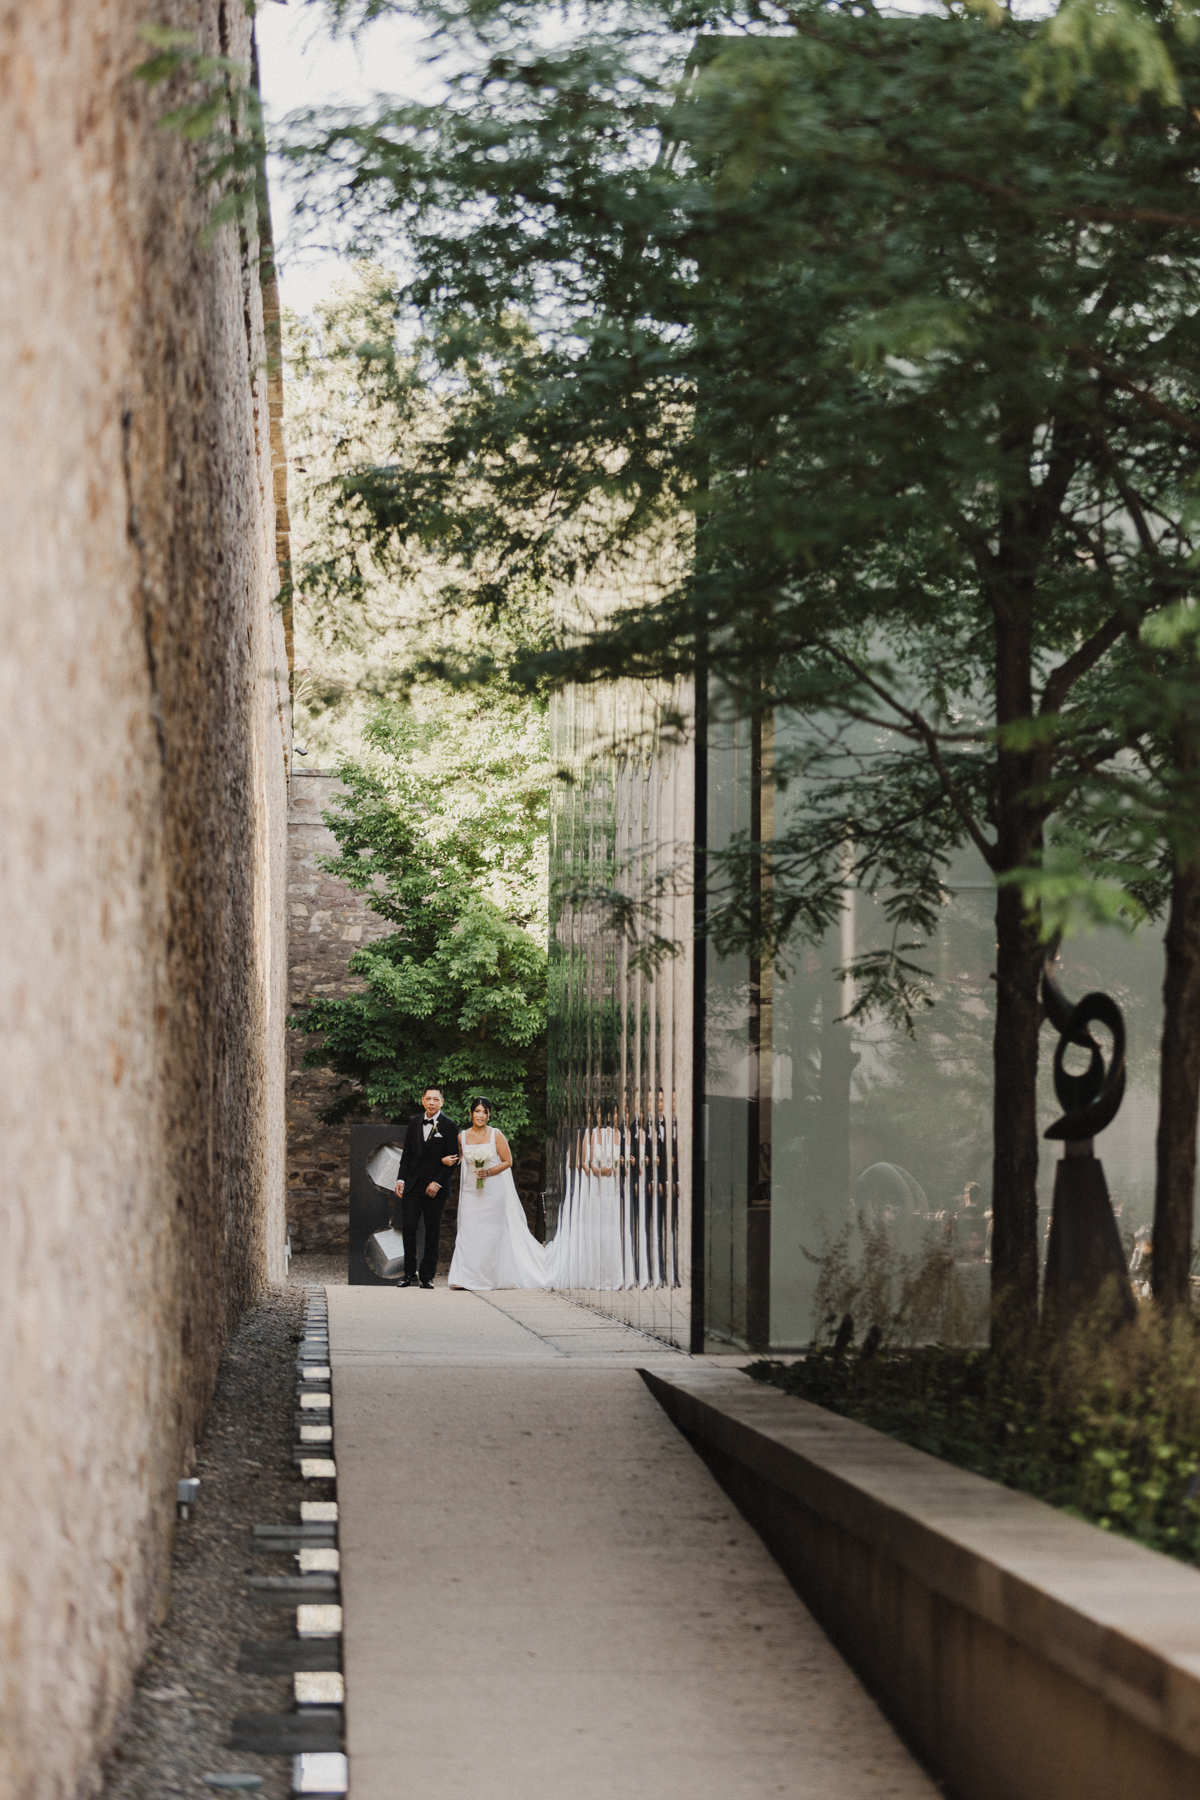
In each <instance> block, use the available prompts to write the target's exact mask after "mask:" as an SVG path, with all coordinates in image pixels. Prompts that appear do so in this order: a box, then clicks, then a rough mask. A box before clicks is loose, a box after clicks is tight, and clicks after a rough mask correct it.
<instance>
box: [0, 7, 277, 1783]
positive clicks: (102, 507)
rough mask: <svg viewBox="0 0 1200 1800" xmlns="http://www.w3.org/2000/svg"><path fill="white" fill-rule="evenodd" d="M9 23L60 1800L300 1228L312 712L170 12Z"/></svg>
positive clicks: (4, 1237)
mask: <svg viewBox="0 0 1200 1800" xmlns="http://www.w3.org/2000/svg"><path fill="white" fill-rule="evenodd" d="M150 21H153V22H155V23H165V24H171V25H175V26H178V27H180V28H183V29H186V30H188V31H190V32H194V33H195V34H196V35H197V36H198V38H199V40H200V42H201V44H202V46H203V47H204V48H205V49H206V50H207V51H210V52H213V53H217V52H221V53H225V54H227V55H229V56H231V57H233V58H235V59H237V60H239V61H241V62H243V63H246V64H248V63H249V60H250V30H251V26H250V22H249V20H248V18H247V16H246V10H245V8H244V6H243V4H242V0H227V3H226V0H153V3H151V0H0V123H2V128H3V130H2V137H3V143H4V146H5V156H4V162H3V171H2V173H0V243H2V244H3V255H2V256H0V472H2V474H0V491H2V492H3V496H4V504H3V508H2V511H0V568H2V570H3V583H2V585H0V769H2V770H3V780H2V781H0V917H2V918H3V920H4V931H3V933H2V934H0V1022H2V1025H0V1029H2V1039H0V1042H2V1044H3V1051H2V1057H0V1184H2V1185H0V1195H2V1204H0V1370H3V1380H4V1393H3V1404H2V1405H0V1520H2V1522H3V1529H2V1530H0V1795H3V1796H5V1800H7V1797H8V1796H14V1797H15V1796H17V1795H19V1796H21V1800H51V1797H53V1800H68V1797H73V1796H75V1795H77V1794H85V1795H86V1794H87V1793H89V1792H90V1791H91V1790H92V1789H93V1788H94V1786H95V1784H96V1779H97V1773H98V1758H99V1754H100V1752H101V1750H102V1748H103V1746H104V1743H105V1741H106V1740H107V1738H108V1736H109V1734H110V1732H111V1729H112V1726H113V1724H114V1721H115V1720H116V1718H117V1717H118V1716H119V1714H120V1711H121V1708H122V1707H123V1705H124V1703H125V1700H126V1697H127V1695H128V1692H129V1684H130V1679H131V1673H132V1671H133V1669H134V1668H135V1667H136V1665H137V1663H138V1661H139V1659H140V1657H141V1655H142V1651H143V1647H144V1644H145V1641H146V1632H147V1629H148V1625H149V1623H150V1621H151V1620H152V1619H153V1617H154V1616H155V1614H156V1612H161V1610H162V1608H163V1607H164V1605H165V1604H166V1599H167V1595H166V1586H165V1583H166V1573H167V1569H168V1552H169V1546H170V1539H171V1531H172V1523H173V1514H174V1508H173V1497H174V1484H175V1482H176V1480H177V1479H178V1477H180V1476H181V1475H183V1474H185V1473H187V1472H188V1470H189V1467H190V1465H191V1461H192V1457H193V1445H194V1442H195V1438H196V1435H197V1432H198V1429H199V1425H200V1421H201V1420H202V1418H203V1415H204V1412H205V1409H206V1407H207V1405H208V1402H209V1399H210V1396H211V1393H212V1388H213V1382H214V1378H215V1374H216V1369H217V1363H218V1359H219V1357H220V1353H221V1348H222V1345H223V1343H224V1341H225V1338H226V1335H227V1332H228V1330H229V1327H230V1324H231V1323H232V1322H233V1321H234V1320H235V1319H236V1318H237V1317H238V1315H239V1313H240V1312H241V1310H242V1309H243V1308H244V1307H245V1305H246V1304H247V1303H248V1302H249V1301H250V1300H251V1299H252V1298H253V1297H254V1296H255V1294H256V1293H257V1292H258V1291H259V1290H260V1289H261V1287H262V1284H263V1283H264V1281H265V1280H267V1279H269V1278H272V1277H273V1278H278V1277H279V1276H280V1275H281V1274H282V1259H283V1243H284V1167H283V1144H284V1114H283V1091H284V1090H283V1066H284V1054H283V1032H284V1010H285V1002H286V989H285V981H286V950H285V918H284V881H285V828H286V825H285V821H286V779H287V761H288V756H289V750H290V745H289V732H290V726H289V716H288V686H287V662H286V647H285V641H284V631H283V618H282V613H281V608H280V605H279V601H278V593H279V578H278V570H277V567H276V548H275V546H276V536H275V530H276V518H275V503H274V496H273V465H274V464H277V463H278V462H279V456H278V454H276V456H275V457H274V458H273V457H272V449H271V441H270V437H271V434H270V419H269V395H268V379H267V355H266V344H265V340H264V327H263V303H262V295H261V291H260V270H259V246H258V243H257V240H256V237H255V234H254V232H253V230H252V229H250V228H249V227H247V228H246V229H242V230H239V228H238V227H237V226H236V225H229V226H226V227H224V228H222V230H221V231H220V232H219V234H218V235H217V237H216V240H215V242H211V243H209V242H206V240H205V238H204V236H203V226H204V222H205V218H206V216H207V207H208V199H207V197H206V196H205V195H203V194H202V193H201V192H200V191H199V190H198V187H197V183H196V178H195V165H194V153H193V152H192V151H191V150H190V149H189V148H187V147H186V146H185V145H184V144H183V143H182V142H181V141H180V140H179V138H178V137H177V136H173V135H171V134H170V133H168V132H166V131H164V130H163V129H161V128H160V127H159V125H158V117H159V115H160V113H161V112H162V111H163V110H164V109H165V108H166V107H167V106H169V105H178V104H180V103H181V101H183V100H184V99H186V98H187V94H186V91H185V90H184V89H182V88H180V87H179V86H178V85H177V84H173V85H172V87H171V88H169V89H168V90H166V91H162V90H158V91H148V90H147V89H146V88H145V86H144V85H143V84H141V83H139V82H137V81H135V80H134V79H132V74H133V71H134V69H135V68H136V66H137V65H138V63H139V62H141V61H142V60H144V59H145V57H146V56H147V55H148V49H147V45H146V43H145V42H144V40H143V39H141V38H140V37H139V30H140V28H141V27H142V26H144V25H145V24H146V23H148V22H150Z"/></svg>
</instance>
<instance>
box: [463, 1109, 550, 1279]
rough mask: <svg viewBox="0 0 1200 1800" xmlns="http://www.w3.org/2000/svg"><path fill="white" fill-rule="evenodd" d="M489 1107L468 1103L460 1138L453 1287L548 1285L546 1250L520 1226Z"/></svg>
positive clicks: (505, 1152)
mask: <svg viewBox="0 0 1200 1800" xmlns="http://www.w3.org/2000/svg"><path fill="white" fill-rule="evenodd" d="M491 1117H492V1107H491V1102H490V1101H488V1100H484V1099H483V1098H480V1099H478V1100H472V1102H471V1124H470V1128H469V1129H468V1130H467V1131H462V1132H460V1133H459V1138H458V1143H459V1149H460V1151H461V1152H462V1162H461V1165H460V1166H461V1168H462V1186H461V1187H460V1189H459V1195H458V1235H457V1237H456V1239H455V1243H454V1256H453V1258H452V1259H451V1263H450V1278H449V1284H450V1286H451V1287H452V1288H472V1289H474V1290H476V1291H477V1292H478V1291H479V1290H481V1289H487V1288H544V1287H549V1286H550V1273H551V1271H550V1267H549V1258H548V1255H547V1246H546V1245H543V1244H539V1243H538V1241H537V1239H536V1238H535V1237H534V1235H533V1233H532V1232H531V1231H530V1229H529V1227H528V1225H527V1224H526V1223H525V1211H524V1208H523V1207H522V1205H521V1202H520V1199H519V1198H518V1195H517V1186H516V1183H515V1181H514V1180H513V1176H512V1151H511V1150H510V1149H509V1147H508V1144H507V1142H506V1141H505V1137H504V1133H503V1132H502V1131H497V1130H496V1128H495V1127H494V1125H492V1123H491Z"/></svg>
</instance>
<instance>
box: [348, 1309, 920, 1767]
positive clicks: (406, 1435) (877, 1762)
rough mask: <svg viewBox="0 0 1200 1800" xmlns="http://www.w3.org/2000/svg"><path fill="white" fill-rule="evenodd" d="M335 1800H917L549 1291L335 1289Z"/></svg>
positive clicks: (825, 1649)
mask: <svg viewBox="0 0 1200 1800" xmlns="http://www.w3.org/2000/svg"><path fill="white" fill-rule="evenodd" d="M328 1293H329V1316H330V1335H331V1344H332V1363H333V1394H334V1425H335V1429H336V1434H337V1435H336V1456H337V1466H338V1498H339V1503H340V1504H339V1512H340V1520H339V1545H340V1550H341V1582H342V1601H343V1607H344V1614H345V1640H344V1667H345V1674H346V1723H347V1735H348V1748H349V1753H350V1783H351V1795H352V1800H404V1797H405V1796H413V1800H443V1797H446V1800H449V1797H450V1796H459V1795H463V1796H466V1795H470V1796H471V1797H472V1800H518V1797H519V1800H531V1797H532V1800H601V1797H604V1800H608V1797H609V1796H614V1797H615V1796H618V1795H620V1796H625V1795H628V1794H636V1795H638V1796H639V1800H751V1797H752V1796H753V1797H755V1800H758V1797H760V1796H769V1795H776V1794H786V1795H788V1796H792V1797H794V1800H883V1797H884V1796H895V1797H897V1800H933V1796H934V1795H935V1794H936V1793H937V1790H936V1788H935V1787H934V1785H933V1784H932V1782H931V1781H930V1780H929V1778H928V1777H927V1776H926V1775H925V1774H924V1773H923V1771H922V1770H921V1769H920V1768H919V1766H918V1765H917V1764H916V1763H915V1762H914V1761H913V1759H912V1757H911V1756H910V1755H909V1754H908V1752H907V1751H906V1750H905V1749H904V1747H903V1745H902V1744H901V1743H900V1741H899V1740H898V1738H897V1737H896V1735H895V1733H894V1732H893V1731H892V1730H891V1728H890V1726H889V1725H888V1724H887V1722H886V1721H885V1720H884V1718H883V1717H882V1715H881V1714H880V1713H879V1711H878V1709H877V1708H876V1707H875V1705H874V1703H873V1702H872V1701H871V1700H870V1698H869V1697H868V1696H867V1694H866V1693H865V1692H864V1690H863V1688H862V1687H861V1685H860V1684H859V1682H858V1681H857V1679H856V1678H855V1677H854V1676H853V1675H852V1674H851V1672H850V1670H849V1669H848V1668H847V1667H846V1665H845V1663H844V1662H843V1661H842V1660H841V1658H840V1657H839V1656H838V1655H837V1653H836V1652H835V1651H834V1650H833V1648H832V1647H831V1645H830V1644H829V1642H828V1640H827V1639H826V1638H825V1636H824V1634H823V1633H822V1632H821V1631H820V1629H819V1628H818V1626H817V1625H816V1624H815V1622H814V1621H813V1620H812V1618H811V1617H810V1615H809V1614H808V1612H807V1611H806V1610H805V1608H804V1607H803V1606H802V1604H801V1603H800V1601H799V1600H798V1599H797V1597H796V1595H795V1594H794V1592H793V1591H792V1589H791V1588H790V1587H789V1585H788V1583H787V1581H786V1580H785V1578H784V1576H783V1575H782V1573H781V1572H780V1570H779V1568H778V1567H777V1565H776V1564H775V1562H774V1561H773V1560H772V1558H771V1557H770V1556H769V1555H768V1554H767V1552H766V1550H765V1549H764V1548H763V1545H762V1543H761V1541H760V1540H759V1538H758V1537H757V1536H756V1534H755V1533H754V1532H753V1531H752V1530H751V1529H750V1527H749V1526H748V1525H747V1524H746V1523H745V1521H744V1520H743V1519H742V1518H741V1516H740V1514H739V1513H738V1512H737V1511H736V1510H735V1508H734V1507H733V1505H732V1503H731V1502H730V1501H729V1500H728V1499H727V1498H726V1496H725V1495H724V1493H723V1492H722V1490H721V1489H720V1488H719V1487H718V1485H717V1484H716V1482H715V1481H714V1480H713V1478H712V1476H711V1475H710V1474H709V1473H708V1470H707V1469H706V1468H705V1466H704V1464H703V1463H702V1462H701V1461H700V1459H699V1458H698V1457H697V1456H696V1455H695V1453H694V1452H693V1451H692V1450H691V1449H690V1447H689V1446H688V1444H687V1442H686V1440H685V1439H684V1438H682V1437H681V1436H680V1435H679V1433H678V1432H677V1431H676V1430H675V1428H674V1427H673V1426H672V1425H671V1423H670V1422H669V1420H668V1419H667V1418H666V1416H665V1414H664V1413H663V1412H662V1411H661V1409H660V1408H659V1406H658V1405H657V1404H656V1402H655V1401H654V1399H653V1398H652V1397H651V1395H650V1394H649V1392H648V1391H647V1389H646V1387H645V1384H644V1383H643V1382H642V1380H641V1378H640V1376H639V1375H638V1374H637V1369H638V1368H639V1367H642V1366H654V1365H656V1364H657V1365H661V1366H670V1367H675V1368H678V1367H680V1366H681V1365H682V1364H684V1362H685V1359H684V1358H682V1357H680V1356H677V1355H675V1354H674V1353H672V1352H670V1351H668V1350H666V1349H665V1348H664V1347H663V1346H661V1345H658V1344H656V1343H655V1342H654V1341H653V1340H650V1339H647V1338H645V1337H643V1336H642V1335H641V1334H640V1333H638V1332H634V1331H630V1330H629V1329H628V1328H627V1327H625V1326H623V1325H620V1324H617V1323H616V1322H615V1321H612V1320H608V1319H603V1318H600V1317H598V1316H596V1315H593V1314H591V1313H588V1312H586V1311H584V1310H583V1309H581V1308H578V1307H575V1306H572V1305H571V1304H570V1303H569V1302H568V1301H566V1300H563V1299H561V1298H560V1297H559V1296H557V1295H553V1294H537V1293H535V1294H526V1293H508V1292H505V1293H500V1294H489V1295H486V1296H483V1295H473V1294H457V1293H451V1292H450V1291H449V1290H447V1289H440V1288H439V1289H435V1290H434V1291H433V1292H432V1293H430V1292H426V1291H422V1290H418V1289H412V1290H408V1291H405V1292H398V1291H395V1290H390V1289H380V1288H366V1287H363V1288H349V1287H342V1288H337V1287H331V1288H330V1289H329V1290H328Z"/></svg>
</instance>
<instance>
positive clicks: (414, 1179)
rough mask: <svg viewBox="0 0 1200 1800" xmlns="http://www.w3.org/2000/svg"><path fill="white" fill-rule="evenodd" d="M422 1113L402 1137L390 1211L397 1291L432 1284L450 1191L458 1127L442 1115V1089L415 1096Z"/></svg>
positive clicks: (425, 1286) (426, 1091) (456, 1151)
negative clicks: (420, 1247)
mask: <svg viewBox="0 0 1200 1800" xmlns="http://www.w3.org/2000/svg"><path fill="white" fill-rule="evenodd" d="M421 1106H422V1108H423V1111H422V1112H419V1113H418V1114H417V1116H416V1118H415V1119H410V1120H409V1123H408V1130H407V1131H406V1132H405V1134H404V1154H403V1155H402V1156H401V1158H400V1172H399V1178H398V1180H397V1182H396V1199H397V1201H398V1202H399V1204H398V1205H397V1207H396V1208H395V1210H396V1211H397V1212H398V1213H399V1214H400V1219H399V1222H398V1223H397V1225H396V1230H397V1231H399V1232H400V1233H401V1235H402V1237H403V1238H404V1279H403V1280H402V1281H401V1282H400V1286H401V1287H416V1285H417V1280H418V1275H419V1278H420V1283H421V1286H422V1287H423V1288H431V1287H432V1286H433V1278H434V1276H435V1275H436V1274H437V1266H438V1248H439V1244H438V1239H439V1237H440V1236H441V1230H442V1212H443V1210H444V1208H445V1205H446V1195H447V1194H448V1193H449V1191H450V1171H451V1169H453V1168H454V1166H455V1164H456V1163H457V1162H458V1126H457V1125H456V1124H455V1123H454V1121H453V1119H448V1118H447V1117H446V1115H445V1113H444V1112H443V1111H442V1090H441V1088H437V1087H427V1088H426V1089H425V1091H424V1093H423V1094H422V1095H421ZM420 1219H424V1221H425V1254H424V1256H423V1257H422V1258H421V1267H420V1270H419V1271H418V1269H417V1223H418V1221H419V1220H420Z"/></svg>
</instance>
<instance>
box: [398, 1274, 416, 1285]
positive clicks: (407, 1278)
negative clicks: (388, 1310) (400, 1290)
mask: <svg viewBox="0 0 1200 1800" xmlns="http://www.w3.org/2000/svg"><path fill="white" fill-rule="evenodd" d="M416 1285H417V1278H416V1276H415V1275H402V1276H401V1277H400V1279H399V1281H398V1282H397V1283H396V1286H397V1287H416Z"/></svg>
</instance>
